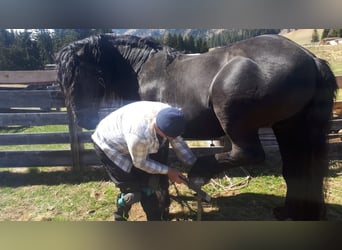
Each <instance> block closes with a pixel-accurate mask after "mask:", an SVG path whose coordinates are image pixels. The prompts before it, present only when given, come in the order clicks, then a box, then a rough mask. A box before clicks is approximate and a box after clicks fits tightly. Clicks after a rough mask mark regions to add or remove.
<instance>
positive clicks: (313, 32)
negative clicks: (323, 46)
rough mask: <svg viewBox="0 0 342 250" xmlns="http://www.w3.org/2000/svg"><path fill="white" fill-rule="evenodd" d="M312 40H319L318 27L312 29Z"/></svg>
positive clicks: (315, 41)
mask: <svg viewBox="0 0 342 250" xmlns="http://www.w3.org/2000/svg"><path fill="white" fill-rule="evenodd" d="M311 42H313V43H317V42H319V34H318V31H317V29H314V30H313V31H312V37H311Z"/></svg>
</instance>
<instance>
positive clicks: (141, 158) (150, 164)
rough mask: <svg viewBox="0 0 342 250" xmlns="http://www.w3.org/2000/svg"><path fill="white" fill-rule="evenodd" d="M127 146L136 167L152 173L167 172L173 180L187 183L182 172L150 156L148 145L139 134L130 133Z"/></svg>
mask: <svg viewBox="0 0 342 250" xmlns="http://www.w3.org/2000/svg"><path fill="white" fill-rule="evenodd" d="M127 146H128V150H129V153H130V155H131V158H132V162H133V165H134V166H135V167H137V168H139V169H141V170H143V171H145V172H147V173H150V174H167V175H168V177H169V179H170V180H171V181H172V182H176V183H184V184H185V181H184V180H183V179H184V178H185V176H184V175H183V174H182V172H180V171H179V170H177V169H175V168H171V167H168V166H166V165H164V164H162V163H160V162H157V161H154V160H152V159H149V158H148V145H147V143H146V142H145V141H144V140H142V139H140V138H139V137H138V136H136V135H130V136H129V138H128V139H127Z"/></svg>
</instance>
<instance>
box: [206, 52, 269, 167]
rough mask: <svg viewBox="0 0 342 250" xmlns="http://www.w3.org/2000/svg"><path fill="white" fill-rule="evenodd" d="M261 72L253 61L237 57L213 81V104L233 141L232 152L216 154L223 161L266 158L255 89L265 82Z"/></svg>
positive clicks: (234, 162)
mask: <svg viewBox="0 0 342 250" xmlns="http://www.w3.org/2000/svg"><path fill="white" fill-rule="evenodd" d="M259 73H260V71H259V69H258V66H257V65H256V64H255V63H254V62H253V61H251V60H249V59H247V58H243V57H236V58H234V59H233V60H231V61H230V62H229V63H227V64H226V65H225V66H224V67H223V68H222V69H221V70H220V73H219V74H218V75H217V76H216V79H215V81H214V82H213V83H212V86H211V104H212V107H213V109H214V112H215V114H216V116H217V118H218V120H219V121H220V124H221V126H222V128H223V130H224V131H225V133H226V134H227V135H228V137H229V138H230V140H231V143H232V149H231V151H230V152H228V153H223V154H218V155H216V158H217V160H219V161H220V162H226V163H228V164H230V165H231V166H236V165H245V164H253V163H259V162H261V161H263V160H264V159H265V153H264V150H263V148H262V145H261V143H260V139H259V135H258V129H259V126H260V122H261V121H262V120H263V117H260V116H262V115H260V110H259V109H260V104H259V100H258V99H257V98H255V93H254V92H253V90H254V89H257V88H258V85H260V82H261V81H263V79H262V76H261V75H260V74H259Z"/></svg>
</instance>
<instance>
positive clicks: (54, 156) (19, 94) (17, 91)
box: [0, 70, 342, 169]
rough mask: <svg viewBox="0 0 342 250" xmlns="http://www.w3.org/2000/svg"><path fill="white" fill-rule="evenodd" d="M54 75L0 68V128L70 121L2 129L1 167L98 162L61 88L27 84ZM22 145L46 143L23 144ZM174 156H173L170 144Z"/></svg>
mask: <svg viewBox="0 0 342 250" xmlns="http://www.w3.org/2000/svg"><path fill="white" fill-rule="evenodd" d="M55 76H56V71H54V70H50V71H39V72H31V71H28V72H23V71H20V72H12V71H5V72H4V71H0V129H3V130H6V129H7V130H9V129H12V130H14V129H15V128H17V129H20V128H21V127H27V126H45V125H65V126H66V127H67V129H66V131H64V132H46V133H42V132H37V133H16V132H12V133H0V146H1V148H0V167H9V168H10V167H31V166H73V167H74V168H75V169H80V168H81V166H85V165H98V164H100V162H99V160H98V159H97V157H96V155H95V152H94V150H93V149H92V148H90V149H85V148H84V147H83V145H84V144H85V143H90V142H91V139H90V136H91V133H92V131H82V130H80V129H79V128H78V127H77V126H76V124H75V122H74V121H72V119H71V116H70V114H69V113H68V110H67V108H66V107H65V102H64V98H63V96H62V94H61V92H60V91H59V90H57V89H52V90H51V89H49V88H47V89H46V90H29V89H28V88H25V87H26V86H28V85H37V84H39V85H40V84H42V83H49V84H53V83H54V81H55ZM341 79H342V78H341ZM18 84H19V85H18ZM4 86H5V87H4ZM340 129H342V119H336V120H333V121H332V130H333V131H335V132H336V131H339V130H340ZM259 134H260V137H261V141H262V144H263V146H264V147H265V148H266V149H267V148H274V147H277V141H276V139H275V137H274V135H273V132H272V130H270V129H267V128H265V129H260V131H259ZM329 138H330V139H334V142H333V143H330V151H329V157H330V159H342V154H341V152H342V151H341V150H342V142H341V139H340V138H341V135H340V134H338V133H333V134H331V135H329ZM50 144H53V145H54V144H64V147H63V148H65V149H49V148H51V147H49V146H48V145H50ZM22 145H26V146H27V145H45V146H46V147H45V146H43V147H40V148H43V149H35V150H26V149H24V150H22V148H23V147H22ZM13 147H14V149H13ZM8 148H10V149H8ZM57 148H58V147H57ZM192 150H193V151H194V153H195V154H196V155H203V154H212V153H217V152H222V151H223V147H222V146H215V147H210V146H209V143H208V146H203V147H193V148H192ZM170 157H171V159H174V155H173V152H172V150H171V152H170Z"/></svg>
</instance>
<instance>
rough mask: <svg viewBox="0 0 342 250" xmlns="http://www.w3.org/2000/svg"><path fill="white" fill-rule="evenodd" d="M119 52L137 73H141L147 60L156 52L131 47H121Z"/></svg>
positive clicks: (151, 49) (150, 49)
mask: <svg viewBox="0 0 342 250" xmlns="http://www.w3.org/2000/svg"><path fill="white" fill-rule="evenodd" d="M118 51H119V52H120V54H121V55H122V56H123V58H124V59H125V60H127V61H128V62H129V64H130V65H131V66H132V68H133V69H134V71H135V72H136V73H139V71H140V70H141V67H142V65H143V64H144V63H145V62H146V60H147V59H148V58H149V57H150V56H151V55H152V54H154V53H155V52H156V51H155V50H154V49H153V48H148V47H146V48H132V47H130V46H119V47H118Z"/></svg>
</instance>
